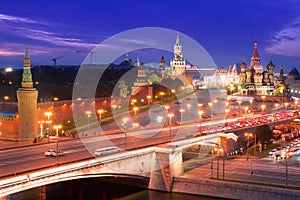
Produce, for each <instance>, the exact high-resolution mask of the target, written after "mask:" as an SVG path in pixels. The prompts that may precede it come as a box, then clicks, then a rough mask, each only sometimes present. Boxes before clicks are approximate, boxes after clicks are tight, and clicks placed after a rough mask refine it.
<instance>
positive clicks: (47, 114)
mask: <svg viewBox="0 0 300 200" xmlns="http://www.w3.org/2000/svg"><path fill="white" fill-rule="evenodd" d="M45 116H47V121H46V123H47V124H48V131H49V133H48V139H49V135H50V134H51V125H50V124H51V123H52V121H51V120H50V117H51V116H52V112H45Z"/></svg>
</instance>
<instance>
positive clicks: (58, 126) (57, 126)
mask: <svg viewBox="0 0 300 200" xmlns="http://www.w3.org/2000/svg"><path fill="white" fill-rule="evenodd" d="M53 128H54V129H55V130H56V166H58V156H59V154H58V129H61V128H62V126H61V125H54V126H53Z"/></svg>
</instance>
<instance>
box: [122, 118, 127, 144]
mask: <svg viewBox="0 0 300 200" xmlns="http://www.w3.org/2000/svg"><path fill="white" fill-rule="evenodd" d="M122 121H123V126H124V133H125V135H124V137H125V138H124V139H125V141H124V142H125V149H127V130H126V123H127V122H128V118H127V117H125V118H123V119H122Z"/></svg>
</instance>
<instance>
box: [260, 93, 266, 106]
mask: <svg viewBox="0 0 300 200" xmlns="http://www.w3.org/2000/svg"><path fill="white" fill-rule="evenodd" d="M261 98H262V101H263V104H264V103H265V98H266V96H264V95H263V96H261Z"/></svg>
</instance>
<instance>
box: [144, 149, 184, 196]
mask: <svg viewBox="0 0 300 200" xmlns="http://www.w3.org/2000/svg"><path fill="white" fill-rule="evenodd" d="M182 174H183V162H182V151H176V152H171V153H170V152H154V155H153V159H152V170H151V173H150V182H149V186H148V188H149V189H153V190H160V191H167V192H170V191H171V190H172V185H173V177H176V176H180V175H182Z"/></svg>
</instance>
